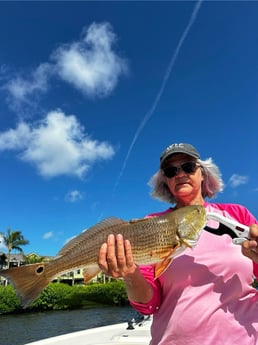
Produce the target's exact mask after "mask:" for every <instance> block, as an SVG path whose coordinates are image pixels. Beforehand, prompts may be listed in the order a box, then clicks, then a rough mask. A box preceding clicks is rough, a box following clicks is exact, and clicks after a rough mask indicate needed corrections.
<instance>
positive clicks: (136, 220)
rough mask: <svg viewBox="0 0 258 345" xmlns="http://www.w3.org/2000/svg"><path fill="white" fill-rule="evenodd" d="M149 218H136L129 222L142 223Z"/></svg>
mask: <svg viewBox="0 0 258 345" xmlns="http://www.w3.org/2000/svg"><path fill="white" fill-rule="evenodd" d="M147 220H148V219H147V218H134V219H130V220H129V222H128V223H129V224H134V223H141V222H146V221H147Z"/></svg>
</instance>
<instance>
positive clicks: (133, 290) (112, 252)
mask: <svg viewBox="0 0 258 345" xmlns="http://www.w3.org/2000/svg"><path fill="white" fill-rule="evenodd" d="M98 265H99V267H100V269H101V270H102V271H103V272H104V273H105V274H106V275H107V276H111V277H113V278H123V280H124V282H125V287H126V292H127V295H128V298H129V300H131V301H135V302H138V303H148V302H149V301H150V300H151V298H152V296H153V288H152V286H151V285H150V284H149V283H148V282H147V280H146V279H145V278H144V276H143V275H142V274H141V272H140V269H139V267H138V266H137V265H136V264H135V262H134V259H133V254H132V247H131V244H130V242H129V241H128V240H124V239H123V236H122V235H116V236H114V235H109V236H108V239H107V242H106V243H103V244H102V246H101V248H100V250H99V259H98Z"/></svg>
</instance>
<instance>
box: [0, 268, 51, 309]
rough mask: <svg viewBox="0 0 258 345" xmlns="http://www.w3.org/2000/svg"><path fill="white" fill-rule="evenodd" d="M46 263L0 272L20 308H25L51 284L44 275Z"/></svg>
mask: <svg viewBox="0 0 258 345" xmlns="http://www.w3.org/2000/svg"><path fill="white" fill-rule="evenodd" d="M46 265H47V263H36V264H31V265H26V266H20V267H14V268H9V269H7V270H1V271H0V275H1V276H3V277H5V278H7V279H8V280H10V282H11V284H12V285H13V287H14V289H15V291H16V294H17V296H18V297H19V299H20V302H21V305H22V307H23V308H24V309H25V308H27V307H28V306H29V305H30V304H31V303H32V302H33V301H34V300H35V299H36V298H37V297H38V295H39V294H40V293H41V292H42V291H43V290H44V288H45V287H46V286H47V285H48V284H49V283H50V282H51V280H52V278H51V279H50V278H48V277H47V276H46V274H45V266H46Z"/></svg>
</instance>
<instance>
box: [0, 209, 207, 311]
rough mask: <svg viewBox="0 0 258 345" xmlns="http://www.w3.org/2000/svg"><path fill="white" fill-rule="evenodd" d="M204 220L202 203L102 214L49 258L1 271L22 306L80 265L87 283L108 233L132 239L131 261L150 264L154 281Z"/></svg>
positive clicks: (190, 241) (96, 270) (196, 234)
mask: <svg viewBox="0 0 258 345" xmlns="http://www.w3.org/2000/svg"><path fill="white" fill-rule="evenodd" d="M205 222H206V211H205V208H204V207H203V206H201V205H192V206H185V207H182V208H179V209H176V210H174V211H173V212H170V213H166V214H163V215H159V216H155V217H149V218H148V217H146V218H139V219H132V220H129V221H124V220H123V219H120V218H116V217H110V218H106V219H104V220H102V221H101V222H99V223H97V224H95V225H93V226H92V227H90V228H88V229H87V230H85V231H83V232H81V233H80V234H79V235H77V236H76V237H74V238H73V239H72V240H70V241H69V242H68V243H67V244H65V245H64V246H63V247H62V248H61V250H60V251H59V253H58V255H57V256H56V257H55V258H54V259H53V260H51V261H48V262H44V261H43V262H40V263H35V264H28V265H23V266H20V267H13V268H9V269H2V270H1V271H0V275H1V276H3V277H5V278H6V279H8V280H9V281H10V283H11V284H12V285H13V286H14V288H15V291H16V294H17V296H18V297H19V299H20V303H21V305H22V307H23V308H24V309H25V308H27V307H28V306H29V305H30V304H31V303H32V302H33V301H34V300H35V299H36V298H37V297H38V296H39V295H40V293H41V292H42V291H43V290H44V289H45V287H47V285H48V284H49V283H50V282H51V281H53V280H54V279H55V278H56V277H57V276H59V275H60V274H64V273H67V272H71V271H73V270H76V269H80V268H81V269H84V282H85V283H87V282H89V281H90V280H91V279H92V278H93V277H95V276H96V275H97V274H98V273H100V272H101V270H100V268H99V266H98V253H99V249H100V247H101V245H102V244H103V243H105V242H106V241H107V237H108V235H109V234H114V235H116V234H122V235H123V238H124V239H127V240H129V241H130V243H131V246H132V253H133V257H134V261H135V263H136V264H137V265H152V266H153V269H154V277H155V279H157V278H158V277H159V276H160V275H161V274H162V273H163V272H164V271H165V270H166V269H167V267H168V266H169V265H170V263H171V262H172V260H173V258H174V257H175V256H176V255H178V254H179V253H180V252H182V251H183V250H184V249H185V248H187V247H190V248H193V247H194V246H195V245H196V243H197V241H198V239H199V236H200V233H201V230H202V229H203V227H204V225H205Z"/></svg>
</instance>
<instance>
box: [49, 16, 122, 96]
mask: <svg viewBox="0 0 258 345" xmlns="http://www.w3.org/2000/svg"><path fill="white" fill-rule="evenodd" d="M115 39H116V37H115V34H114V33H113V31H112V27H111V25H110V24H109V23H102V24H96V23H93V24H92V25H91V26H90V27H89V28H88V29H87V30H86V29H84V32H83V38H82V40H81V41H79V42H74V43H72V44H70V45H64V46H62V47H59V48H58V49H57V50H56V51H55V52H54V53H53V55H52V58H53V59H54V60H55V61H56V69H57V73H58V74H59V75H60V77H61V78H62V79H63V80H65V81H67V82H68V83H70V84H72V85H73V86H74V87H75V88H77V89H79V90H81V91H82V92H83V93H84V94H86V95H88V96H107V95H109V94H110V93H111V92H112V90H113V89H114V87H115V86H116V84H117V82H118V79H119V77H120V75H122V74H124V73H126V72H127V62H126V60H125V59H122V58H120V57H119V56H118V55H117V54H116V53H115V52H114V51H113V50H112V45H113V44H114V42H115Z"/></svg>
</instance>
